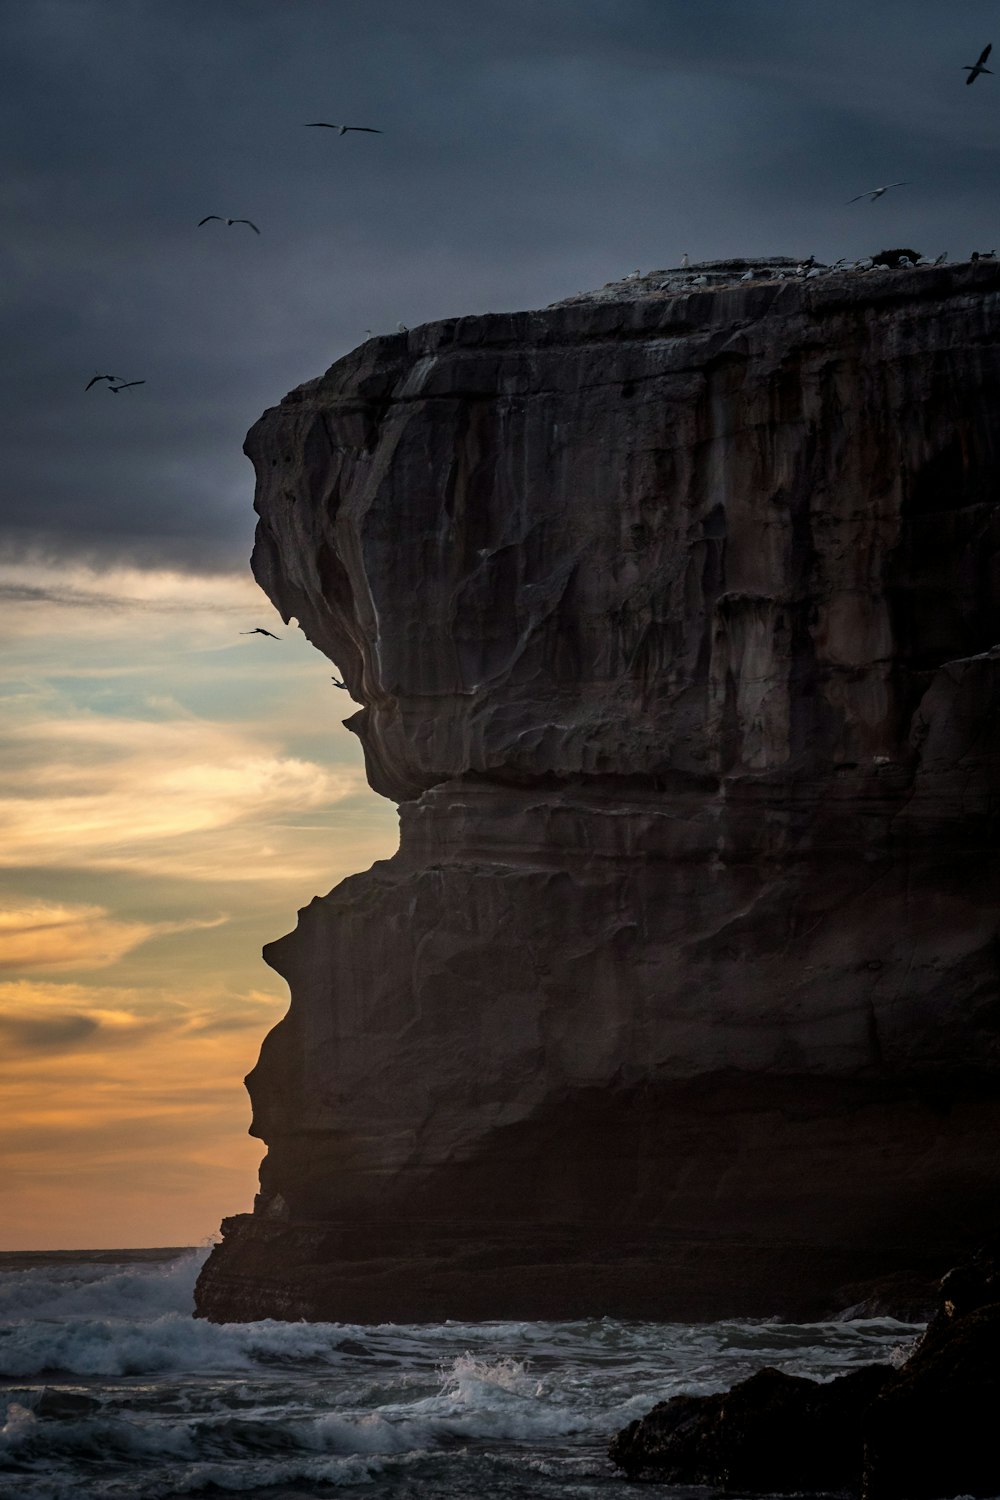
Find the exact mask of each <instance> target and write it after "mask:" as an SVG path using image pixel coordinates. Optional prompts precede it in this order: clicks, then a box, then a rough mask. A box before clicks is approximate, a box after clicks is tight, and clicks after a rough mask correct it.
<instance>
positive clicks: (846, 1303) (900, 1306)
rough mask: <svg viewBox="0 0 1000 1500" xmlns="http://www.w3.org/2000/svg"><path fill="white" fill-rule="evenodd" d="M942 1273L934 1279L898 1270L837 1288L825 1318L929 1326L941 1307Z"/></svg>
mask: <svg viewBox="0 0 1000 1500" xmlns="http://www.w3.org/2000/svg"><path fill="white" fill-rule="evenodd" d="M940 1286H941V1272H940V1267H939V1268H938V1274H937V1275H936V1276H929V1275H926V1274H921V1273H920V1272H916V1271H897V1272H894V1273H893V1274H892V1275H891V1276H878V1277H875V1278H874V1279H873V1280H871V1281H859V1282H855V1283H854V1285H853V1286H844V1287H838V1289H837V1291H836V1293H835V1294H834V1297H833V1299H832V1300H831V1302H830V1305H829V1307H828V1308H827V1309H826V1312H825V1313H824V1317H825V1318H828V1319H832V1320H835V1321H837V1322H846V1321H847V1320H848V1319H852V1318H897V1319H898V1320H899V1322H900V1323H929V1322H930V1320H931V1319H932V1318H933V1317H934V1316H935V1314H936V1313H937V1311H938V1308H939V1307H940V1305H941V1296H940Z"/></svg>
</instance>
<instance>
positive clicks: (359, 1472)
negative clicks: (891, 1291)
mask: <svg viewBox="0 0 1000 1500" xmlns="http://www.w3.org/2000/svg"><path fill="white" fill-rule="evenodd" d="M206 1254H207V1251H204V1250H202V1251H189V1252H183V1253H178V1254H175V1255H173V1256H171V1257H169V1258H166V1259H159V1260H158V1259H156V1258H154V1257H152V1256H150V1255H149V1254H148V1253H147V1254H144V1253H143V1252H129V1251H122V1252H121V1253H120V1255H118V1256H117V1257H116V1258H115V1259H105V1260H104V1261H95V1260H93V1259H83V1258H74V1257H72V1256H70V1255H59V1256H38V1257H31V1258H25V1257H19V1256H14V1255H8V1256H4V1255H0V1497H2V1500H111V1497H115V1500H119V1497H121V1500H125V1497H130V1500H131V1497H135V1500H139V1497H141V1500H159V1497H161V1496H171V1497H181V1496H203V1495H213V1494H214V1495H220V1494H221V1495H225V1494H230V1495H237V1496H242V1495H247V1496H259V1497H260V1500H306V1497H310V1500H311V1497H319V1496H332V1495H340V1494H343V1493H344V1492H347V1491H350V1492H357V1494H358V1496H359V1500H362V1497H371V1500H383V1497H384V1500H403V1497H413V1500H418V1497H419V1500H514V1497H520V1496H535V1497H542V1500H544V1497H550V1500H583V1497H594V1500H598V1497H599V1500H625V1497H626V1496H627V1497H628V1500H635V1494H636V1490H635V1486H634V1485H629V1484H627V1483H626V1482H625V1480H624V1479H623V1478H622V1477H621V1476H620V1475H619V1474H618V1472H617V1471H616V1470H615V1469H614V1468H613V1466H612V1465H611V1464H610V1462H609V1461H608V1459H607V1457H606V1450H607V1446H608V1441H609V1439H610V1438H611V1437H612V1436H613V1434H614V1433H615V1432H617V1430H618V1429H619V1428H620V1427H623V1426H624V1425H625V1423H626V1422H629V1421H631V1420H632V1418H633V1417H638V1416H642V1415H643V1413H645V1412H647V1411H648V1410H649V1408H650V1407H651V1406H653V1405H654V1403H655V1402H657V1401H663V1400H665V1399H666V1398H667V1397H668V1396H673V1395H675V1394H677V1393H678V1392H680V1391H689V1392H709V1391H717V1390H720V1389H722V1388H723V1387H725V1386H728V1385H730V1384H731V1383H732V1382H733V1381H735V1380H740V1379H743V1378H744V1377H745V1376H747V1375H750V1374H752V1373H753V1372H754V1371H755V1370H758V1369H760V1368H761V1367H762V1366H764V1365H776V1366H777V1367H778V1368H779V1369H782V1370H788V1371H790V1372H792V1373H793V1374H796V1375H812V1376H819V1377H821V1378H829V1377H832V1376H834V1375H838V1374H841V1373H843V1372H844V1371H845V1370H848V1369H852V1368H854V1367H856V1366H858V1365H862V1364H866V1363H868V1362H869V1361H871V1360H891V1361H894V1362H898V1361H899V1360H900V1359H901V1358H902V1357H904V1355H905V1353H906V1352H907V1350H908V1348H909V1347H910V1346H911V1344H912V1342H913V1340H914V1338H915V1337H916V1335H917V1333H918V1332H919V1330H918V1329H916V1328H914V1327H911V1326H910V1325H907V1324H904V1323H898V1322H896V1321H895V1320H893V1319H891V1318H883V1319H877V1320H873V1319H864V1320H860V1321H854V1322H832V1323H810V1324H789V1323H779V1322H760V1321H746V1320H740V1321H735V1322H729V1323H708V1324H668V1323H640V1322H621V1321H619V1320H617V1319H614V1318H594V1319H592V1320H589V1321H586V1322H572V1323H566V1322H563V1323H529V1322H503V1323H458V1322H455V1323H452V1322H448V1323H437V1324H415V1325H412V1326H403V1325H399V1324H391V1323H385V1324H381V1325H379V1326H377V1327H368V1326H364V1327H362V1326H359V1325H351V1324H346V1323H277V1322H272V1321H264V1322H259V1323H230V1324H223V1325H217V1324H212V1323H204V1322H201V1321H200V1320H195V1319H193V1318H192V1316H191V1310H192V1293H193V1288H194V1282H195V1277H196V1275H197V1273H198V1270H199V1267H200V1265H201V1263H202V1261H203V1260H204V1258H205V1255H206ZM658 1493H660V1494H662V1495H664V1496H679V1495H681V1494H683V1493H690V1492H683V1491H680V1490H670V1489H665V1488H662V1487H658ZM699 1493H700V1494H702V1495H704V1494H705V1493H706V1492H705V1491H700V1492H699Z"/></svg>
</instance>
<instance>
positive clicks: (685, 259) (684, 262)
mask: <svg viewBox="0 0 1000 1500" xmlns="http://www.w3.org/2000/svg"><path fill="white" fill-rule="evenodd" d="M690 264H691V261H690V260H689V258H688V253H687V251H686V250H685V252H684V254H683V255H682V256H681V269H682V270H683V271H686V270H687V268H688V266H689V265H690Z"/></svg>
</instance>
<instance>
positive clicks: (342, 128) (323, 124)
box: [303, 59, 982, 135]
mask: <svg viewBox="0 0 1000 1500" xmlns="http://www.w3.org/2000/svg"><path fill="white" fill-rule="evenodd" d="M980 61H982V59H980ZM303 128H304V129H306V130H337V131H339V132H340V134H341V135H346V134H347V132H348V131H349V130H363V131H364V132H365V134H366V135H384V134H385V132H384V131H383V130H376V128H375V126H374V125H331V124H329V122H328V121H326V120H310V121H309V122H308V123H307V124H306V125H305V126H304V127H303Z"/></svg>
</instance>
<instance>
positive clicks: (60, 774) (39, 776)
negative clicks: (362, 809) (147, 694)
mask: <svg viewBox="0 0 1000 1500" xmlns="http://www.w3.org/2000/svg"><path fill="white" fill-rule="evenodd" d="M0 768H2V773H3V783H4V790H3V791H2V792H0V866H11V865H19V866H24V865H34V866H46V865H58V866H67V865H85V866H87V867H88V868H92V869H114V868H118V869H130V870H134V871H143V872H146V873H150V874H166V873H173V874H177V875H182V876H183V877H184V878H186V879H189V880H212V879H227V880H253V879H260V878H262V877H263V876H264V875H265V874H266V876H267V878H268V879H269V880H275V879H279V880H280V879H289V878H301V877H302V876H303V875H304V874H306V870H305V869H304V868H303V865H302V863H301V862H300V861H299V860H296V859H295V858H294V857H293V856H292V852H291V849H290V848H288V849H282V848H281V847H280V846H279V844H278V843H277V842H276V838H275V825H278V826H280V824H281V822H282V821H283V820H286V819H289V818H291V817H292V816H293V815H299V814H302V813H308V812H313V811H317V810H318V809H321V808H324V807H329V806H331V805H332V804H334V803H335V802H337V801H339V800H341V799H342V798H345V797H350V796H352V795H354V794H356V793H357V792H358V791H360V790H361V787H362V786H363V784H364V783H363V779H362V777H361V773H360V771H359V770H358V769H357V768H354V767H344V768H341V769H333V768H324V767H321V766H319V765H317V764H316V763H315V762H311V761H307V760H303V759H300V758H298V757H295V756H289V755H283V754H281V753H280V752H277V753H275V752H271V753H268V751H267V749H266V748H264V749H262V748H261V747H259V746H257V745H255V744H254V742H253V740H252V738H251V737H250V736H249V735H248V734H247V733H246V731H244V730H242V729H240V728H237V727H234V726H223V725H213V724H212V723H210V722H206V721H205V720H203V719H196V718H193V717H191V716H185V717H179V718H175V719H173V720H168V719H160V720H136V719H128V718H124V717H122V716H119V715H110V714H109V715H106V716H103V715H95V714H93V713H86V712H85V713H83V714H81V715H79V716H76V717H73V718H68V717H59V718H55V717H50V718H48V719H46V720H45V722H44V725H42V724H38V723H34V724H32V723H28V724H25V725H22V726H21V727H19V728H16V729H15V730H14V731H13V732H11V733H8V734H5V735H3V736H0ZM310 863H312V859H310ZM265 864H266V865H267V869H266V871H265V869H264V868H263V866H264V865H265Z"/></svg>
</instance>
